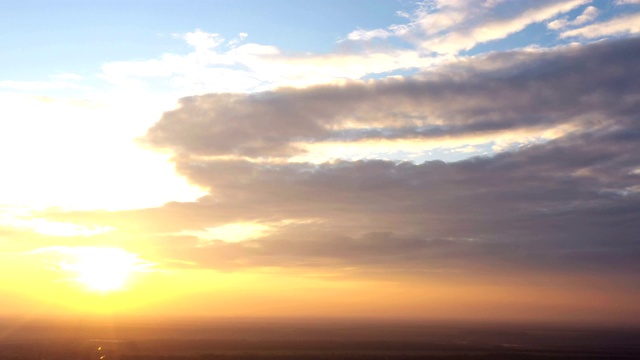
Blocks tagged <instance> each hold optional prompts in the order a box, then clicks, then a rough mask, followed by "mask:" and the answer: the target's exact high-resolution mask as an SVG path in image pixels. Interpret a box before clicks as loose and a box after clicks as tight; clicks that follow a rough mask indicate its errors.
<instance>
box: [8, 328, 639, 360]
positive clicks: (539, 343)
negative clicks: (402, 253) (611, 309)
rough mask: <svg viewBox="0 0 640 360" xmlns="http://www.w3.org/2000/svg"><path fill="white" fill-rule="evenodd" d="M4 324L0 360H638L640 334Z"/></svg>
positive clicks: (607, 330)
mask: <svg viewBox="0 0 640 360" xmlns="http://www.w3.org/2000/svg"><path fill="white" fill-rule="evenodd" d="M0 324H2V326H1V327H0V360H5V359H6V360H9V359H12V360H44V359H60V360H62V359H65V360H73V359H102V360H109V359H121V360H191V359H193V360H197V359H200V360H206V359H234V360H240V359H291V360H293V359H354V360H355V359H450V360H455V359H640V329H637V328H614V327H599V328H593V327H559V326H541V325H536V326H534V325H526V324H517V325H514V324H509V325H506V324H501V325H497V324H464V323H450V324H447V323H418V322H392V321H345V320H340V321H338V320H336V321H330V320H313V321H312V320H308V321H303V320H288V321H285V320H251V319H218V320H215V319H214V320H208V321H190V322H186V321H185V322H154V321H149V320H147V321H136V322H134V321H113V320H109V321H106V320H104V319H103V320H102V321H82V320H76V321H65V322H59V321H58V322H50V321H49V322H45V321H24V320H23V321H15V320H5V321H3V322H2V323H0Z"/></svg>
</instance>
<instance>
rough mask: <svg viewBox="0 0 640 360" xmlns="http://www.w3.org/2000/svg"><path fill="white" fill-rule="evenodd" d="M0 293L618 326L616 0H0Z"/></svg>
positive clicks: (638, 161)
mask: <svg viewBox="0 0 640 360" xmlns="http://www.w3.org/2000/svg"><path fill="white" fill-rule="evenodd" d="M0 32H1V34H2V35H1V36H0V46H1V47H2V49H3V50H2V56H0V164H1V165H2V172H1V174H0V258H1V259H0V299H1V300H0V305H2V306H0V316H14V317H23V318H29V317H57V316H62V317H65V316H78V315H112V314H113V315H123V316H129V315H131V316H133V315H139V316H154V317H158V318H160V317H167V318H180V317H217V316H225V317H226V316H256V317H358V318H365V317H378V318H402V319H425V320H429V319H437V320H446V319H451V320H491V321H521V320H522V321H540V322H567V323H569V322H570V323H600V324H601V323H625V324H629V323H631V324H635V325H638V324H640V322H639V319H640V306H638V304H640V36H639V34H640V0H594V1H590V0H539V1H517V0H485V1H479V0H427V1H423V2H414V1H409V0H384V1H383V0H350V1H344V0H322V1H293V0H288V1H284V0H270V1H264V0H208V1H205V0H201V1H190V0H187V1H170V0H134V1H131V0H128V1H120V0H114V1H80V0H74V1H71V0H67V1H44V0H39V1H31V0H25V1H20V2H18V1H4V2H0Z"/></svg>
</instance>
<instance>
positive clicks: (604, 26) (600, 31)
mask: <svg viewBox="0 0 640 360" xmlns="http://www.w3.org/2000/svg"><path fill="white" fill-rule="evenodd" d="M639 32H640V14H630V15H624V16H619V17H616V18H613V19H611V20H609V21H605V22H601V23H597V24H592V25H589V26H585V27H581V28H578V29H574V30H568V31H565V32H563V33H562V34H561V35H560V37H562V38H572V37H578V38H586V39H594V38H602V37H605V36H621V35H633V34H637V33H639Z"/></svg>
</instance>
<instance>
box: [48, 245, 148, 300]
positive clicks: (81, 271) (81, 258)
mask: <svg viewBox="0 0 640 360" xmlns="http://www.w3.org/2000/svg"><path fill="white" fill-rule="evenodd" d="M64 252H65V253H68V254H69V255H71V258H70V260H68V261H63V262H61V263H60V267H61V268H62V269H63V270H67V271H71V272H74V273H76V277H75V278H74V280H76V281H78V282H79V283H81V284H83V285H85V286H86V287H87V288H88V289H89V290H93V291H99V292H109V291H114V290H120V289H122V288H123V287H124V286H125V283H126V282H127V279H128V278H129V276H130V275H131V273H132V272H135V271H143V270H145V269H147V268H148V267H150V266H151V265H152V264H151V263H149V262H146V261H144V260H141V259H140V258H139V257H138V256H137V255H135V254H132V253H129V252H127V251H125V250H123V249H120V248H107V247H75V248H66V249H65V250H64Z"/></svg>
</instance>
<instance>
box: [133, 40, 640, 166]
mask: <svg viewBox="0 0 640 360" xmlns="http://www.w3.org/2000/svg"><path fill="white" fill-rule="evenodd" d="M637 45H638V39H633V40H629V41H628V42H617V43H615V42H614V43H606V44H596V45H594V46H589V47H584V48H583V47H567V48H564V49H558V50H554V51H544V50H540V51H516V52H510V53H498V54H492V55H488V56H484V57H478V58H476V59H472V60H461V61H459V62H455V63H452V64H449V65H445V66H442V67H440V68H438V70H434V71H431V72H425V73H424V74H422V75H421V76H419V77H414V78H403V79H395V78H391V79H385V80H379V81H369V82H351V83H348V84H345V85H340V86H336V85H327V86H316V87H309V88H306V89H301V90H295V89H280V90H275V91H268V92H261V93H254V94H209V95H203V96H194V97H188V98H184V99H182V100H181V101H180V107H179V108H178V109H176V110H174V111H170V112H167V113H165V114H164V115H163V117H162V119H161V120H160V121H159V122H158V123H157V124H155V125H154V126H153V127H152V128H150V129H149V131H148V133H147V136H146V138H145V142H146V143H147V144H149V145H151V146H153V147H157V148H168V149H170V150H172V151H174V152H176V153H178V154H187V155H188V156H204V157H206V156H240V157H250V158H269V157H281V158H288V157H291V156H296V155H301V154H303V153H304V151H305V148H304V144H313V145H317V144H321V143H323V142H331V143H334V144H336V143H340V142H342V143H353V142H362V141H366V140H416V139H418V140H419V139H422V141H424V142H436V143H437V142H438V141H444V140H447V141H450V140H451V139H454V141H453V143H452V144H450V145H449V146H453V147H455V146H463V145H464V144H465V142H468V141H469V139H470V138H472V137H475V136H485V135H487V134H492V136H496V135H499V134H501V133H504V134H508V133H509V132H513V131H516V130H527V131H531V132H533V133H535V132H539V131H541V130H548V129H551V128H557V127H558V126H571V127H573V128H576V129H580V128H586V127H599V126H605V125H608V124H610V123H611V122H612V121H617V120H616V119H617V118H620V119H626V118H627V117H628V116H631V115H633V111H634V110H633V109H632V108H631V109H630V108H629V104H628V102H627V100H628V97H629V96H630V95H629V94H630V93H631V94H636V91H637V88H638V86H637V85H635V84H633V83H632V82H631V80H630V79H631V78H630V76H629V74H632V73H634V72H635V68H636V63H635V57H634V56H635V51H634V50H633V47H635V46H637ZM627 46H628V47H629V48H626V47H627ZM623 54H627V55H628V56H627V57H624V56H622V55H623ZM587 58H588V59H590V60H589V61H587V62H585V61H583V59H587ZM520 135H522V134H520ZM455 138H459V143H457V144H456V143H455Z"/></svg>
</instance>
